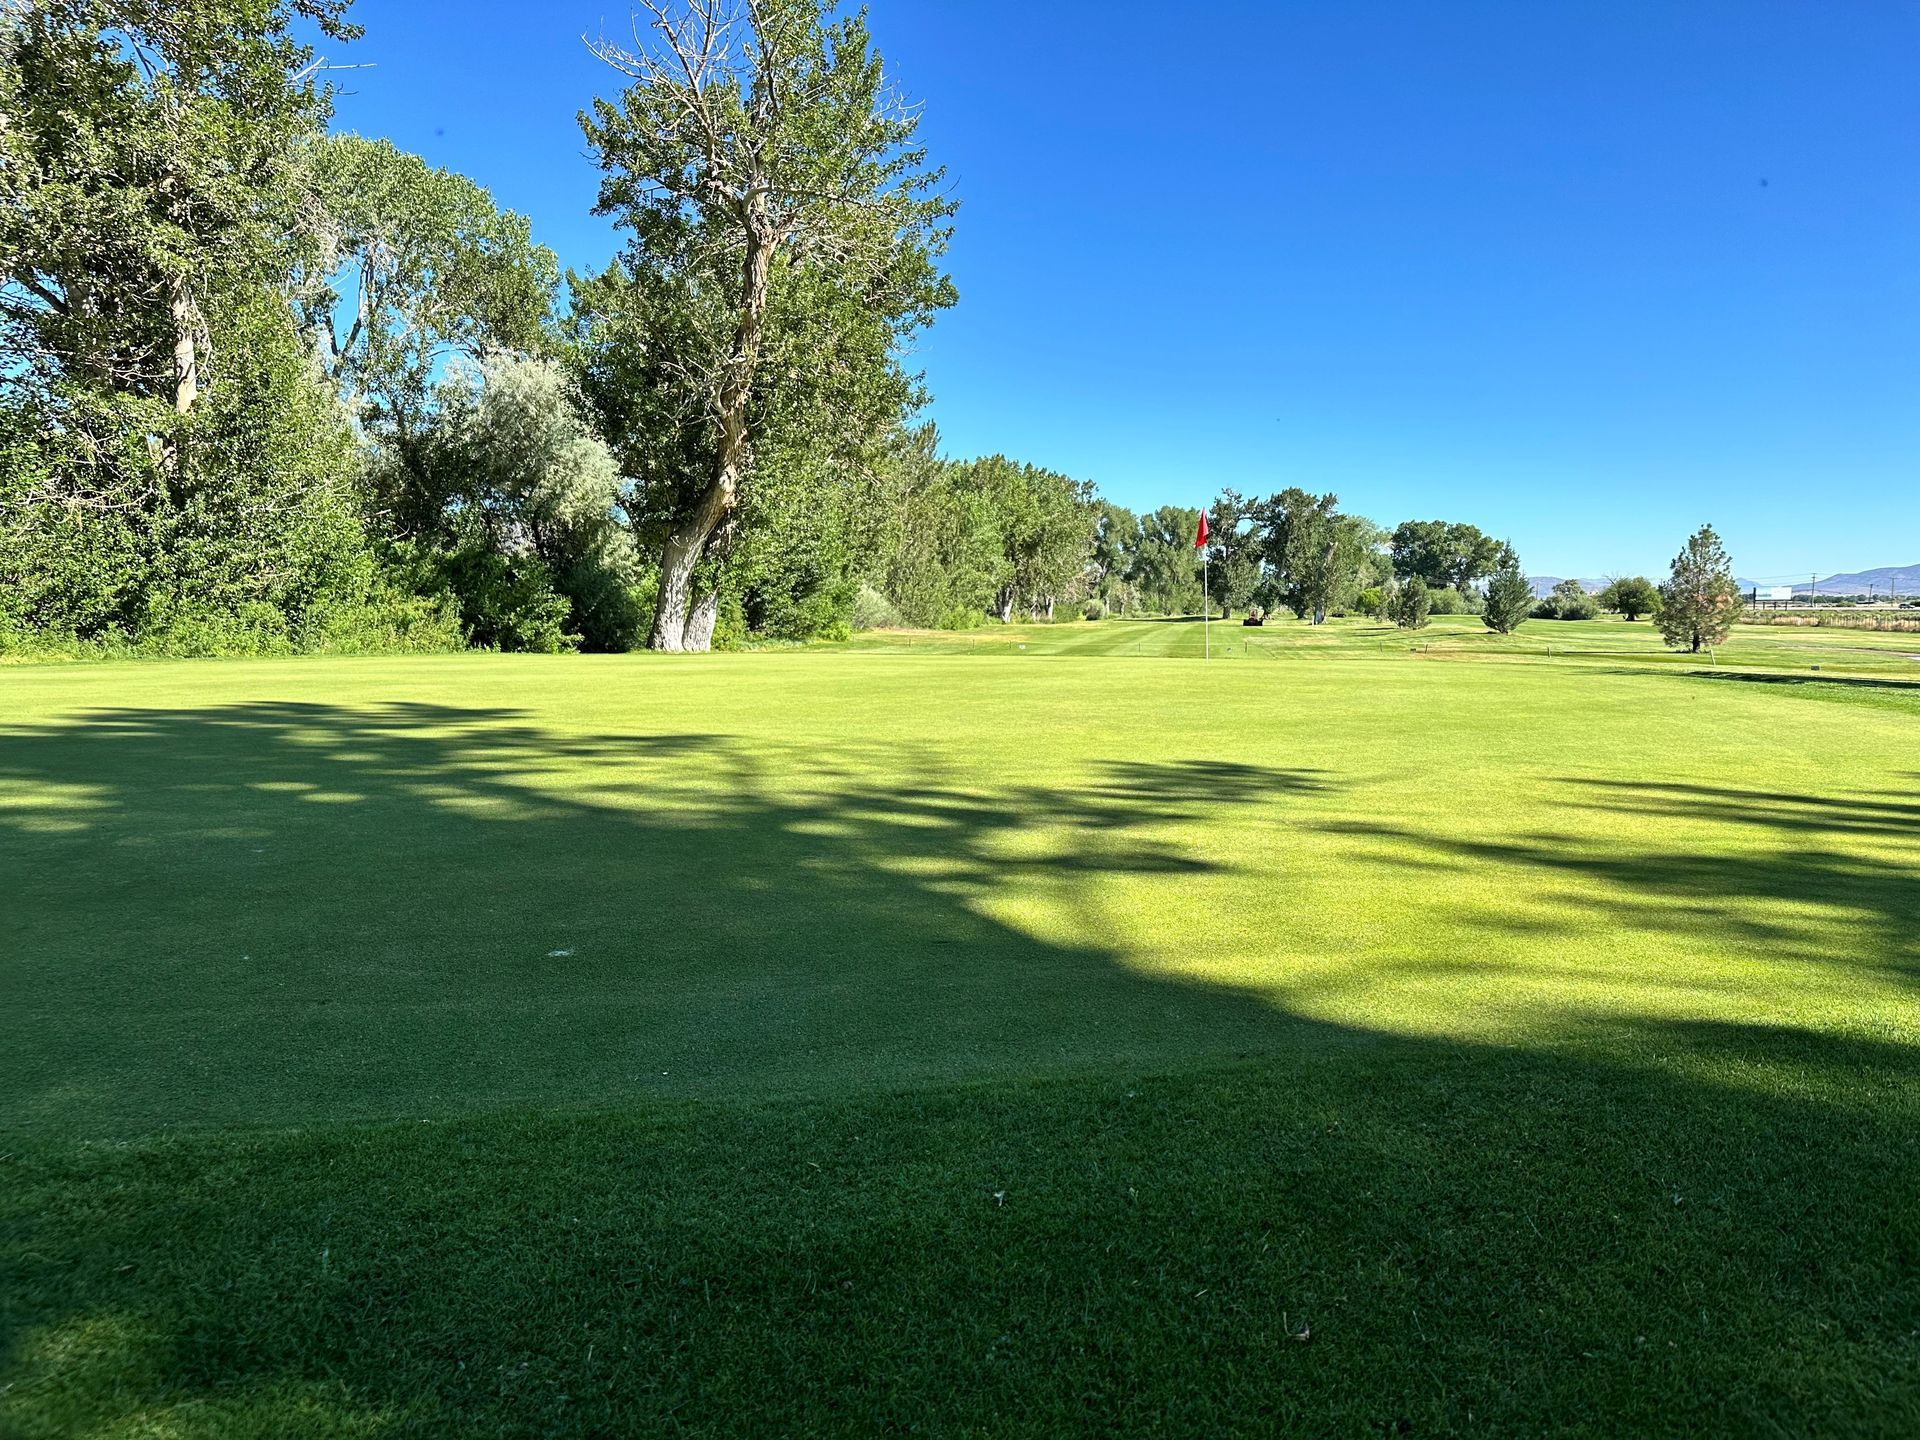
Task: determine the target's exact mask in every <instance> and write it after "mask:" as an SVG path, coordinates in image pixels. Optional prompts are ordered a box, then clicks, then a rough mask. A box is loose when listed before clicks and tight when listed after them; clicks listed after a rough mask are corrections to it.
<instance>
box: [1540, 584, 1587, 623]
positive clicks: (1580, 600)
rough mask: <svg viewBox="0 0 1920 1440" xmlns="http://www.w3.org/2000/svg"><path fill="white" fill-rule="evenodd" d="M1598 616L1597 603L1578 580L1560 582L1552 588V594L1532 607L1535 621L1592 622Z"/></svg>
mask: <svg viewBox="0 0 1920 1440" xmlns="http://www.w3.org/2000/svg"><path fill="white" fill-rule="evenodd" d="M1599 614H1600V604H1599V602H1598V601H1596V600H1595V599H1594V598H1593V596H1591V595H1589V594H1588V593H1587V592H1586V590H1585V588H1584V587H1583V586H1582V585H1581V584H1580V582H1579V581H1578V580H1562V581H1561V582H1560V583H1559V584H1558V585H1556V586H1554V587H1553V593H1551V594H1550V595H1548V596H1547V597H1546V598H1545V599H1544V600H1542V601H1541V602H1540V603H1539V604H1538V605H1536V606H1534V607H1533V618H1534V619H1536V620H1592V619H1595V618H1597V617H1598V616H1599Z"/></svg>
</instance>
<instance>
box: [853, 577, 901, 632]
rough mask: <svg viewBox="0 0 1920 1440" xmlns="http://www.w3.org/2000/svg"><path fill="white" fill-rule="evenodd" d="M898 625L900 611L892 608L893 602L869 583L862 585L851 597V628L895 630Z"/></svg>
mask: <svg viewBox="0 0 1920 1440" xmlns="http://www.w3.org/2000/svg"><path fill="white" fill-rule="evenodd" d="M899 626H900V612H899V611H898V610H896V609H894V608H893V602H892V601H891V600H889V599H887V597H886V596H885V595H882V594H881V593H880V592H879V591H878V590H876V589H874V588H873V586H871V585H862V586H861V587H860V589H859V590H858V591H857V592H855V594H854V597H853V628H854V629H855V630H895V629H898V628H899Z"/></svg>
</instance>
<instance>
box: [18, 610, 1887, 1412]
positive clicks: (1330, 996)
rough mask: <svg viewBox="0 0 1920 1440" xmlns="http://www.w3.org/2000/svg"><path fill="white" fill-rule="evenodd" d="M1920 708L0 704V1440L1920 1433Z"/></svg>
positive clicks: (1758, 660) (1681, 670) (558, 664)
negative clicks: (1919, 927)
mask: <svg viewBox="0 0 1920 1440" xmlns="http://www.w3.org/2000/svg"><path fill="white" fill-rule="evenodd" d="M1470 625H1471V627H1472V628H1469V626H1470ZM1203 644H1205V645H1207V646H1209V647H1210V648H1211V649H1212V651H1213V654H1214V657H1215V658H1214V659H1213V660H1212V661H1211V662H1206V661H1202V660H1201V658H1200V656H1201V652H1202V648H1203ZM1550 648H1551V650H1552V652H1553V653H1551V654H1549V653H1548V651H1549V649H1550ZM1916 648H1920V647H1916V645H1915V637H1912V636H1902V635H1898V634H1878V633H1870V632H1850V631H1831V630H1821V631H1813V630H1808V631H1792V630H1772V629H1766V628H1761V627H1740V628H1738V629H1737V630H1736V631H1735V633H1734V634H1733V636H1732V637H1731V638H1730V639H1729V641H1728V642H1727V643H1726V644H1725V645H1724V646H1723V647H1721V648H1720V650H1719V651H1718V652H1717V653H1716V654H1715V655H1713V656H1711V657H1708V656H1704V655H1703V656H1689V655H1677V656H1676V655H1673V654H1671V653H1669V652H1663V651H1661V650H1660V648H1659V646H1658V641H1657V638H1655V637H1652V636H1651V635H1650V632H1649V627H1648V626H1647V625H1646V624H1644V623H1642V624H1640V625H1638V626H1633V625H1628V624H1625V623H1623V622H1619V621H1595V622H1585V623H1572V624H1552V623H1542V624H1536V625H1533V626H1530V627H1528V628H1527V629H1526V630H1525V632H1524V633H1522V634H1517V635H1514V636H1510V637H1501V636H1496V635H1492V634H1487V633H1484V632H1483V631H1481V630H1480V628H1479V622H1478V621H1477V619H1475V618H1474V617H1465V619H1463V620H1459V621H1450V620H1441V621H1437V622H1436V623H1435V624H1434V625H1433V626H1432V627H1430V628H1428V629H1426V630H1422V631H1420V632H1417V633H1416V634H1414V635H1413V636H1412V637H1411V638H1409V635H1408V633H1407V632H1405V631H1396V630H1395V629H1394V628H1393V627H1392V626H1391V625H1384V624H1376V623H1370V622H1365V621H1359V620H1335V621H1331V622H1329V623H1328V624H1327V625H1326V626H1322V627H1310V626H1305V625H1301V624H1298V623H1294V622H1286V623H1276V624H1275V625H1272V626H1269V627H1262V628H1259V629H1253V628H1246V627H1241V626H1239V625H1238V624H1233V625H1225V624H1222V623H1220V622H1219V621H1215V622H1214V624H1213V626H1212V630H1211V636H1210V638H1209V639H1206V640H1203V630H1202V626H1201V625H1200V623H1199V622H1198V621H1188V622H1181V621H1124V620H1109V621H1105V622H1100V623H1085V624H1082V623H1077V622H1076V623H1073V624H1062V625H1052V626H1047V625H1033V626H1025V627H1020V626H1015V627H998V626H994V627H988V628H987V629H984V630H979V631H968V632H959V633H937V634H936V633H931V632H919V633H904V632H903V633H881V632H871V633H867V634H863V635H861V636H859V637H857V638H856V639H854V640H853V641H850V642H844V643H840V644H820V645H814V646H811V647H805V648H796V649H789V650H768V651H760V652H750V653H732V654H715V655H706V656H684V657H682V656H658V655H625V656H619V655H615V656H541V655H491V654H462V655H444V656H395V657H368V658H295V659H286V660H246V661H218V660H211V661H151V662H149V661H134V662H124V663H88V664H67V665H61V664H43V665H19V666H13V667H8V668H4V669H0V875H4V877H5V884H4V890H3V891H0V909H3V910H4V914H3V915H0V933H4V935H5V937H6V939H5V947H4V960H3V962H0V994H3V996H4V1004H0V1165H4V1171H3V1172H0V1174H3V1175H4V1183H0V1346H3V1347H4V1348H3V1349H0V1433H4V1434H6V1435H8V1436H19V1437H23V1440H25V1437H51V1436H135V1435H139V1436H163V1435H164V1436H196V1437H197V1436H285V1435H300V1436H309V1435H312V1436H321V1435H324V1436H336V1435H337V1436H369V1437H372V1436H398V1435H444V1436H533V1435H545V1434H553V1433H561V1432H565V1433H580V1434H603V1435H639V1434H687V1435H734V1434H745V1433H766V1434H793V1435H801V1434H820V1433H827V1432H833V1433H842V1434H906V1433H945V1434H980V1435H1029V1434H1031V1435H1042V1434H1060V1433H1064V1432H1070V1431H1076V1430H1079V1429H1081V1428H1082V1427H1083V1426H1084V1425H1086V1424H1087V1423H1089V1420H1088V1417H1100V1418H1099V1421H1098V1424H1099V1428H1100V1429H1102V1430H1103V1431H1105V1432H1111V1433H1117V1432H1123V1431H1124V1432H1128V1433H1140V1434H1149V1433H1156V1432H1161V1433H1165V1432H1168V1431H1182V1432H1192V1433H1200V1432H1204V1433H1210V1434H1272V1433H1297V1434H1387V1435H1395V1434H1413V1435H1452V1434H1517V1433H1540V1432H1542V1431H1548V1430H1551V1431H1554V1432H1556V1433H1566V1434H1590V1435H1594V1436H1608V1435H1619V1434H1624V1433H1635V1434H1647V1435H1685V1434H1697V1433H1702V1432H1707V1431H1712V1432H1717V1433H1742V1434H1753V1435H1815V1434H1835V1433H1848V1434H1856V1435H1888V1436H1894V1435H1911V1434H1913V1433H1915V1432H1916V1429H1920V1007H1917V1006H1916V977H1917V976H1920V939H1916V929H1915V921H1916V918H1920V658H1916V656H1915V654H1914V653H1912V652H1913V651H1914V650H1915V649H1916ZM1816 667H1817V668H1816Z"/></svg>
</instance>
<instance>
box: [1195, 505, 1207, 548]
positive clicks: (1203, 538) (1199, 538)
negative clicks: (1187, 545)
mask: <svg viewBox="0 0 1920 1440" xmlns="http://www.w3.org/2000/svg"><path fill="white" fill-rule="evenodd" d="M1193 548H1194V549H1196V550H1204V549H1206V548H1207V512H1206V511H1204V510H1202V511H1201V512H1200V533H1199V534H1198V535H1196V536H1194V537H1193Z"/></svg>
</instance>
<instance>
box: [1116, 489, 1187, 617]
mask: <svg viewBox="0 0 1920 1440" xmlns="http://www.w3.org/2000/svg"><path fill="white" fill-rule="evenodd" d="M1139 522H1140V529H1139V534H1138V538H1137V539H1136V540H1135V541H1134V552H1133V562H1132V564H1131V566H1129V567H1128V569H1129V574H1130V577H1131V584H1132V587H1133V596H1134V601H1135V606H1136V608H1138V609H1139V610H1141V611H1144V612H1145V613H1147V614H1149V615H1197V614H1199V613H1200V607H1201V606H1202V605H1203V604H1204V603H1205V601H1206V595H1205V592H1204V591H1203V590H1202V588H1201V585H1200V556H1199V552H1198V551H1196V550H1195V549H1194V546H1193V540H1194V536H1195V535H1197V534H1198V533H1199V528H1200V512H1199V511H1198V510H1194V509H1190V508H1188V507H1187V506H1184V505H1162V506H1160V507H1159V508H1157V509H1155V510H1151V511H1149V512H1147V513H1146V514H1144V515H1142V516H1140V517H1139Z"/></svg>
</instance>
